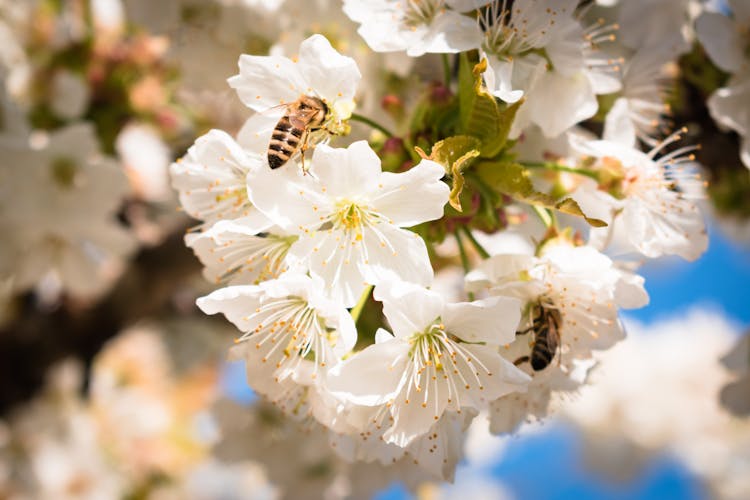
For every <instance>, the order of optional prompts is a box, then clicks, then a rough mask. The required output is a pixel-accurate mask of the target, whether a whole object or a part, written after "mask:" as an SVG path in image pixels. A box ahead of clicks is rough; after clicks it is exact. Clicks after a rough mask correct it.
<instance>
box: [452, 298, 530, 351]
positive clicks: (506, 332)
mask: <svg viewBox="0 0 750 500" xmlns="http://www.w3.org/2000/svg"><path fill="white" fill-rule="evenodd" d="M521 305H522V304H521V301H520V300H518V299H514V298H510V297H491V298H487V299H483V300H477V301H474V302H461V303H458V304H446V306H445V311H444V312H443V323H445V328H446V329H447V331H449V332H450V333H452V334H453V335H455V336H457V337H459V338H460V339H462V340H465V341H466V342H485V343H487V344H488V345H503V344H509V343H511V342H513V340H515V338H516V329H517V328H518V323H519V321H520V320H521Z"/></svg>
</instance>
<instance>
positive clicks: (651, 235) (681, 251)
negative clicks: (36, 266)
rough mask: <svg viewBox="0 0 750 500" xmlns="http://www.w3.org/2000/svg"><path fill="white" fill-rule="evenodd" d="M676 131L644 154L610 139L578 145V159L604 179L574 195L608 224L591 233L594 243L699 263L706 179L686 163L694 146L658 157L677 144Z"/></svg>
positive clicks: (703, 239) (702, 248)
mask: <svg viewBox="0 0 750 500" xmlns="http://www.w3.org/2000/svg"><path fill="white" fill-rule="evenodd" d="M680 134H681V133H680V132H678V133H675V134H672V135H671V136H669V137H668V138H667V139H665V140H664V141H662V142H661V143H660V144H658V145H657V146H655V147H654V148H653V149H652V150H651V151H650V152H648V153H643V152H641V151H639V150H637V149H634V148H633V147H631V146H626V145H623V144H620V143H615V142H610V141H575V143H574V148H575V149H576V150H577V152H578V154H579V157H580V158H582V159H588V160H589V161H592V162H593V163H592V164H591V165H590V166H589V168H591V169H593V170H598V171H599V172H600V173H601V174H600V175H601V176H603V177H602V178H601V181H600V184H599V185H598V186H597V185H596V183H595V182H593V181H592V182H587V183H584V184H582V186H581V188H579V189H578V190H577V191H576V192H575V193H574V198H575V199H576V201H578V202H579V204H580V205H581V208H582V209H583V210H584V212H585V213H587V214H588V215H589V216H591V217H597V218H600V219H602V220H604V221H606V222H607V223H608V226H607V227H603V228H592V229H591V235H590V238H591V240H590V241H591V244H592V245H595V246H597V247H598V248H605V247H607V246H608V245H609V244H610V243H611V244H612V246H613V249H614V251H616V252H618V253H628V252H632V251H637V252H639V253H641V254H643V255H645V256H647V257H651V258H654V257H659V256H661V255H679V256H681V257H683V258H684V259H687V260H695V259H697V258H698V257H699V256H700V255H701V254H702V253H703V252H704V251H705V250H706V247H707V246H708V237H707V236H706V229H705V227H704V223H703V217H702V215H701V212H700V210H699V209H698V206H697V205H696V204H695V202H694V200H695V199H697V198H700V197H701V193H702V181H701V180H700V178H699V177H698V176H697V175H696V173H695V171H694V169H690V168H687V166H686V164H688V163H689V162H691V161H693V157H692V156H690V155H687V153H689V152H690V151H692V150H693V149H695V148H693V147H690V146H688V147H684V148H679V149H677V150H675V151H672V152H671V153H668V154H664V155H662V156H659V157H657V155H658V154H659V152H660V151H661V149H662V148H664V147H665V146H666V145H668V144H670V143H672V142H674V141H676V140H678V139H679V138H680V137H681V135H680Z"/></svg>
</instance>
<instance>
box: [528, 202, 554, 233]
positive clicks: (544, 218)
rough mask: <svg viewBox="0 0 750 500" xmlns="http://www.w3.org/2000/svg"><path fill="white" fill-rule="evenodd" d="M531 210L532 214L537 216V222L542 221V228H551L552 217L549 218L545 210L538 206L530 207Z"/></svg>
mask: <svg viewBox="0 0 750 500" xmlns="http://www.w3.org/2000/svg"><path fill="white" fill-rule="evenodd" d="M531 208H532V210H534V213H536V214H537V216H539V220H541V221H542V224H544V227H547V228H549V227H551V226H552V217H551V216H550V214H549V212H548V211H547V209H546V208H544V207H540V206H539V205H531Z"/></svg>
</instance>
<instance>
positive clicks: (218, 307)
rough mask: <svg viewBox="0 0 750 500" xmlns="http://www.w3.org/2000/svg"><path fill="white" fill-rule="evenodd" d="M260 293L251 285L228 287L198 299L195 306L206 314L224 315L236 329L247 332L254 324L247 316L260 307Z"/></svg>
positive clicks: (257, 288) (259, 289) (259, 290)
mask: <svg viewBox="0 0 750 500" xmlns="http://www.w3.org/2000/svg"><path fill="white" fill-rule="evenodd" d="M261 292H262V290H261V288H259V287H257V286H252V285H246V286H230V287H226V288H221V289H219V290H216V291H215V292H213V293H211V294H209V295H206V296H205V297H200V298H199V299H198V300H196V304H197V305H198V307H199V308H200V309H201V311H203V312H204V313H206V314H216V313H222V314H224V316H226V318H227V319H228V320H229V321H231V322H232V323H234V325H235V326H236V327H237V328H239V329H240V330H241V331H243V332H248V331H250V330H251V329H252V328H253V327H254V324H253V323H251V322H249V321H248V320H247V316H248V314H251V313H252V312H253V311H255V309H256V308H257V307H258V306H259V305H260V300H259V296H260V294H261Z"/></svg>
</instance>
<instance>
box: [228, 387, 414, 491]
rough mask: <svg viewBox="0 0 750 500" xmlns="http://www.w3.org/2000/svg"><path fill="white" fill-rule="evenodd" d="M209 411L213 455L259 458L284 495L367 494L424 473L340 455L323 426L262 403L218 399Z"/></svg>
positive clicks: (406, 464)
mask: <svg viewBox="0 0 750 500" xmlns="http://www.w3.org/2000/svg"><path fill="white" fill-rule="evenodd" d="M214 413H215V414H216V417H217V420H218V423H219V427H220V428H221V430H222V436H223V439H222V441H221V442H220V443H219V444H218V446H217V447H216V448H215V455H216V456H217V457H218V458H219V459H221V460H222V461H224V462H228V463H233V462H237V461H245V460H254V461H257V462H259V463H261V464H262V465H263V466H264V468H265V471H266V474H267V475H268V478H269V480H270V481H271V483H272V484H273V485H274V486H276V487H278V489H279V490H281V492H282V493H283V494H284V495H285V496H286V497H287V498H322V497H325V498H332V499H343V498H369V497H371V496H372V495H373V494H374V493H375V492H376V491H379V490H381V489H382V488H383V487H385V486H387V485H389V484H390V483H391V482H393V481H401V482H402V483H404V484H405V485H406V486H407V487H408V488H409V489H411V490H413V489H415V488H416V486H417V485H418V484H419V483H420V482H421V481H424V480H425V479H426V477H425V476H424V474H419V473H418V470H419V469H417V467H415V466H414V464H413V463H412V462H411V461H408V460H406V459H402V460H399V461H397V462H396V463H393V464H391V465H389V466H384V465H381V464H380V463H378V462H373V463H364V462H354V463H352V462H351V461H349V460H345V459H342V458H341V457H340V456H339V455H338V454H337V451H338V450H337V449H336V448H335V447H332V446H331V444H330V443H329V438H328V432H327V431H326V429H325V428H324V427H322V426H321V425H319V424H317V423H315V422H307V423H305V424H304V425H302V426H301V425H299V423H298V422H297V421H295V420H291V419H289V418H286V417H284V416H283V415H282V414H281V413H280V412H279V411H278V410H277V409H276V408H274V407H272V406H271V405H269V404H268V403H263V402H260V403H259V404H257V405H254V406H253V407H252V408H251V409H249V410H248V409H246V408H239V407H237V406H236V405H232V404H231V403H229V402H228V401H221V402H220V403H219V404H218V405H217V406H216V408H215V411H214Z"/></svg>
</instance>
